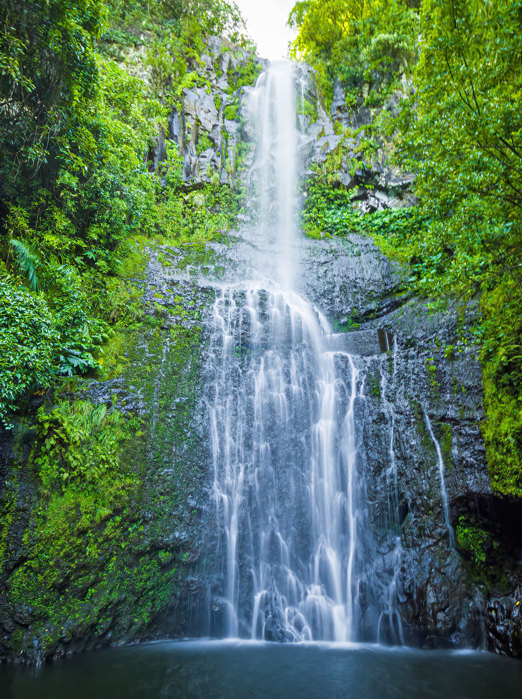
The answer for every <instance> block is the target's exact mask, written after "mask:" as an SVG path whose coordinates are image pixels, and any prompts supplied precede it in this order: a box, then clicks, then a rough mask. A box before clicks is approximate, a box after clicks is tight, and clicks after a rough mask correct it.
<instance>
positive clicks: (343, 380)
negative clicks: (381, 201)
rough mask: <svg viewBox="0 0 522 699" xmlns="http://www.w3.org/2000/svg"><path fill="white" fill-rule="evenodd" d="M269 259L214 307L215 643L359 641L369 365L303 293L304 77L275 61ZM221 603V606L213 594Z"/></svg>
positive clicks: (266, 200)
mask: <svg viewBox="0 0 522 699" xmlns="http://www.w3.org/2000/svg"><path fill="white" fill-rule="evenodd" d="M251 112H252V117H253V119H254V120H255V125H256V131H257V134H258V140H257V149H256V157H255V161H254V166H253V170H252V174H253V178H252V179H253V180H254V182H255V186H256V187H257V201H258V207H259V208H258V218H259V224H258V226H257V228H256V233H255V241H254V242H255V244H256V246H257V247H258V248H261V249H262V250H261V251H260V252H259V255H258V257H257V260H256V261H255V263H254V270H253V271H252V272H251V274H249V278H248V279H244V280H243V281H240V282H238V283H236V284H234V285H228V286H225V287H223V288H222V289H221V290H220V292H219V293H218V294H217V296H216V301H215V304H214V320H213V323H214V328H213V332H212V339H211V346H210V351H209V353H210V357H211V362H212V369H211V370H212V373H213V380H212V382H211V385H210V386H209V390H208V395H207V397H206V403H207V406H208V418H209V425H210V432H211V446H212V458H213V466H214V497H215V504H216V518H217V529H218V533H217V539H218V543H217V552H216V556H215V560H216V561H217V565H216V571H215V573H216V576H217V577H218V579H220V580H221V587H220V590H219V597H220V599H219V602H216V600H214V607H217V608H218V609H219V610H220V611H219V613H218V614H214V616H215V617H216V616H217V617H218V621H216V622H215V624H214V633H217V634H220V635H223V636H226V637H237V636H241V637H251V638H254V639H255V638H265V639H268V640H334V641H350V640H354V639H355V637H356V629H357V625H358V615H359V614H360V612H359V607H360V605H359V603H358V600H359V580H360V579H361V571H362V567H363V555H362V548H363V547H362V546H361V530H362V527H361V523H360V517H361V507H360V506H359V503H360V500H361V479H360V477H359V476H358V468H359V462H358V459H359V457H358V448H359V442H360V438H359V434H358V426H357V424H358V423H357V419H356V413H357V409H358V404H360V403H361V402H363V401H364V395H363V385H364V381H363V372H362V364H361V365H358V361H359V360H357V359H356V358H355V357H352V356H351V355H349V354H347V353H346V352H342V351H331V350H330V349H329V347H328V343H327V337H328V335H329V334H330V333H331V329H330V327H329V325H328V322H327V320H326V318H325V317H324V316H323V315H322V314H321V313H320V312H319V311H318V309H316V308H315V307H313V306H312V304H310V303H309V302H308V301H307V300H306V299H304V298H303V297H302V296H300V295H299V293H298V292H297V290H296V286H295V285H296V276H297V270H298V251H299V246H298V244H297V234H296V233H297V231H296V183H297V176H296V162H297V157H296V156H297V143H298V132H297V128H296V110H295V78H294V68H293V66H292V65H291V64H290V63H285V62H281V63H276V64H273V65H271V66H270V68H269V69H268V70H267V71H266V72H265V73H264V74H263V75H262V76H261V77H260V80H259V82H258V85H257V87H256V89H255V91H254V92H253V95H252V100H251ZM215 597H217V595H216V596H215Z"/></svg>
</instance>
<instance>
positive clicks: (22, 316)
mask: <svg viewBox="0 0 522 699" xmlns="http://www.w3.org/2000/svg"><path fill="white" fill-rule="evenodd" d="M59 345H60V336H59V333H58V330H57V327H56V321H55V317H54V314H53V313H52V311H51V309H50V308H49V306H48V305H47V303H46V301H45V298H43V296H42V295H41V294H33V293H31V292H29V291H27V290H26V289H24V288H23V287H18V286H15V285H13V284H9V283H6V282H5V281H0V419H1V420H3V421H4V422H5V421H7V422H8V414H9V412H10V411H11V410H13V409H14V408H15V407H16V404H17V401H19V400H20V399H21V398H22V397H23V396H24V395H25V394H26V392H27V391H29V390H31V389H35V388H41V387H42V386H47V385H48V384H49V382H50V380H51V377H52V376H53V374H54V370H55V366H56V355H57V353H58V350H59Z"/></svg>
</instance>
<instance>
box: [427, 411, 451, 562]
mask: <svg viewBox="0 0 522 699" xmlns="http://www.w3.org/2000/svg"><path fill="white" fill-rule="evenodd" d="M424 422H425V423H426V427H427V429H428V432H429V435H430V437H431V441H432V442H433V445H434V446H435V451H436V452H437V465H438V469H439V478H440V495H441V500H442V511H443V513H444V521H445V522H446V529H447V530H448V539H449V544H450V547H451V548H455V534H454V532H453V527H452V526H451V520H450V512H449V501H448V491H447V489H446V477H445V473H444V472H445V468H444V459H443V457H442V449H441V448H440V444H439V441H438V440H437V439H436V437H435V434H434V432H433V428H432V426H431V420H430V418H429V415H428V411H427V410H424Z"/></svg>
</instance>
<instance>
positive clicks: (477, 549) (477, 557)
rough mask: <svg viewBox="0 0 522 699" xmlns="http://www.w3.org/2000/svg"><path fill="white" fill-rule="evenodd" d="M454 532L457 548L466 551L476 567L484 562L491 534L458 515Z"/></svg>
mask: <svg viewBox="0 0 522 699" xmlns="http://www.w3.org/2000/svg"><path fill="white" fill-rule="evenodd" d="M455 534H456V538H457V544H458V545H459V548H460V549H461V550H462V551H465V552H466V553H467V555H468V556H469V557H470V559H471V561H472V562H473V563H474V564H475V565H476V566H477V567H481V566H482V565H483V564H484V563H485V562H486V558H487V555H488V549H489V548H490V546H491V543H492V542H491V534H489V533H488V532H486V531H485V530H484V529H481V528H480V527H478V526H477V525H476V524H475V523H473V522H470V521H469V520H467V519H466V518H465V517H462V516H461V517H459V522H458V524H457V527H456V532H455Z"/></svg>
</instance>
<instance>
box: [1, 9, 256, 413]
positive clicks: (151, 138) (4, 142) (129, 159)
mask: <svg viewBox="0 0 522 699" xmlns="http://www.w3.org/2000/svg"><path fill="white" fill-rule="evenodd" d="M0 30H1V31H0V91H1V94H2V95H5V98H3V99H2V100H0V152H1V153H2V158H1V159H0V235H1V234H3V235H4V240H5V242H4V243H3V244H0V269H2V272H3V275H4V277H3V279H4V281H3V282H2V284H3V286H2V294H3V299H4V300H3V303H4V311H3V313H4V323H5V327H6V328H8V326H9V323H10V322H14V318H15V315H16V312H15V311H13V309H12V305H13V304H15V303H19V304H20V308H19V309H18V310H17V313H18V314H19V315H20V322H21V327H22V328H26V335H25V337H26V340H27V343H28V346H27V347H26V348H23V349H20V348H21V344H22V336H23V331H20V332H18V331H17V330H16V329H7V330H6V334H5V336H4V338H3V342H4V345H5V346H6V348H9V349H8V351H9V353H8V355H6V357H7V356H8V357H16V356H19V358H20V361H17V362H15V363H14V364H13V363H11V364H9V361H8V360H7V358H6V360H5V361H4V363H3V364H2V368H1V371H0V374H1V375H0V384H2V385H3V387H4V388H3V389H2V392H1V393H0V420H2V421H3V422H4V424H8V423H9V419H8V417H7V416H8V413H9V411H11V410H13V409H14V407H15V406H16V402H17V401H18V400H20V399H21V398H23V396H24V395H26V394H27V392H28V391H31V390H40V389H41V388H44V387H46V386H49V385H50V384H51V383H52V381H53V377H56V376H60V375H71V374H73V373H85V372H87V371H89V370H91V369H95V368H97V367H98V366H99V354H100V347H101V345H102V344H103V343H104V342H105V341H106V340H107V336H108V325H112V326H115V329H116V333H115V337H117V336H118V333H119V332H120V328H121V326H123V325H124V324H125V322H130V323H133V322H134V320H135V319H136V318H137V317H138V316H139V314H140V312H141V311H140V310H139V309H138V305H139V304H137V302H136V298H135V294H133V292H132V291H129V285H128V284H127V282H126V278H127V277H128V273H127V272H126V270H125V269H124V265H125V264H126V260H127V259H128V256H129V245H128V243H129V241H131V240H135V239H138V238H139V237H140V236H149V237H151V236H154V237H157V236H158V235H164V236H166V237H167V238H169V239H177V240H185V239H189V238H190V237H191V236H194V237H195V238H197V239H203V238H205V237H207V238H211V237H213V236H215V235H216V234H217V232H218V231H221V230H223V229H226V228H227V227H229V226H230V224H231V221H232V220H233V217H234V214H235V212H237V210H238V207H239V193H230V192H229V191H224V192H221V193H220V192H219V191H218V188H217V186H214V187H211V186H208V187H205V189H204V190H203V191H201V192H199V193H198V192H190V191H187V190H186V188H185V187H184V184H183V163H182V158H180V156H179V154H178V152H177V148H176V146H175V145H173V144H172V143H169V144H168V148H167V150H168V159H167V162H166V163H164V164H162V167H161V170H160V172H159V173H153V172H151V167H150V162H149V160H150V153H151V152H152V150H153V148H154V147H155V145H156V142H157V137H158V125H162V124H165V123H166V119H167V114H168V112H169V111H170V109H171V108H172V106H173V105H175V104H176V101H177V100H178V99H179V96H180V94H181V92H182V90H183V89H184V88H185V87H187V86H189V85H192V84H195V83H199V81H200V80H201V79H200V77H199V74H200V73H202V71H200V70H199V63H200V54H201V53H202V52H203V51H204V50H206V45H205V38H206V37H207V36H208V34H209V32H214V31H218V32H220V33H223V34H226V35H227V36H228V37H229V38H230V39H231V40H234V39H237V40H238V41H240V42H242V43H243V44H244V45H246V44H247V42H246V40H245V39H244V38H243V37H242V35H241V31H242V21H241V18H240V16H239V14H238V12H237V8H236V7H235V6H234V5H233V4H229V3H227V2H225V1H224V0H179V1H178V0H165V1H164V0H148V1H147V2H146V1H145V0H134V1H131V2H125V3H124V2H120V1H119V0H107V1H106V2H102V0H81V2H79V3H73V4H72V3H70V2H69V0H52V1H51V2H47V1H45V2H44V0H32V1H31V2H28V3H26V5H25V8H24V11H23V12H19V11H18V10H17V7H15V4H14V3H12V2H11V1H10V0H8V1H7V2H6V3H4V5H3V6H2V10H0ZM144 33H146V34H147V46H146V48H145V50H144V55H143V56H142V58H141V59H140V61H141V64H140V74H143V72H144V71H143V67H144V65H145V68H147V66H148V67H149V69H150V74H149V75H148V76H147V79H146V80H144V79H142V78H141V77H136V72H137V71H136V70H135V68H136V65H135V64H134V63H133V60H134V59H133V57H132V52H133V51H134V50H135V49H136V47H138V46H140V45H141V46H143V45H144V44H143V42H144V38H143V36H144ZM115 59H116V60H115ZM256 69H257V64H256V63H255V61H254V59H253V58H252V59H251V61H250V62H247V64H246V65H245V66H242V67H241V68H240V72H241V71H243V72H244V73H245V75H238V76H236V77H237V79H238V80H239V81H241V80H242V79H243V78H244V79H247V78H248V79H250V77H251V73H252V71H253V70H256ZM209 145H210V142H209V141H208V137H207V136H206V135H205V134H202V136H201V138H200V143H199V148H200V149H204V148H205V147H207V146H209ZM158 174H159V175H161V176H163V179H160V177H158V176H157V175H158ZM205 207H208V211H206V210H205ZM20 283H22V284H25V285H27V287H28V288H29V290H30V291H32V292H33V294H34V297H32V296H31V294H30V292H29V291H28V292H25V291H24V290H22V289H21V288H19V284H20ZM9 285H13V289H12V291H9V289H8V287H9ZM7 306H9V311H7V310H5V308H7ZM37 308H41V309H42V314H41V321H42V322H41V323H40V322H36V321H35V322H34V323H33V321H32V318H33V317H34V315H35V314H36V309H37ZM47 323H50V325H49V328H50V330H49V333H50V334H49V337H48V338H47V336H46V333H47V330H46V328H47ZM51 340H52V341H51ZM116 345H117V343H116V342H115V343H113V345H112V349H114V348H115V347H116ZM19 349H20V352H19V351H18V350H19ZM6 351H7V350H6ZM111 351H112V350H111ZM26 355H27V356H26ZM33 355H34V357H35V358H38V360H37V361H36V360H35V361H36V363H35V364H34V363H33V364H31V362H30V360H29V358H28V357H29V356H31V357H32V356H33Z"/></svg>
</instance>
